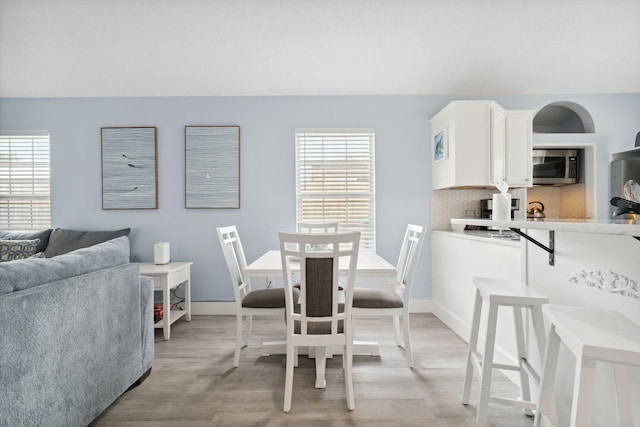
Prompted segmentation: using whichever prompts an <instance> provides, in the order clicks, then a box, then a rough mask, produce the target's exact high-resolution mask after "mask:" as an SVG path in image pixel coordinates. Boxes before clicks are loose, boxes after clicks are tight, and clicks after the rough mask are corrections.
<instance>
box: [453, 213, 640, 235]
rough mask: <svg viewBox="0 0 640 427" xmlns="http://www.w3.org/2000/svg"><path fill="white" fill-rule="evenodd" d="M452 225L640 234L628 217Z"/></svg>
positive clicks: (463, 220) (481, 221)
mask: <svg viewBox="0 0 640 427" xmlns="http://www.w3.org/2000/svg"><path fill="white" fill-rule="evenodd" d="M451 224H452V225H475V226H484V227H497V228H519V229H530V230H554V231H570V232H578V233H595V234H613V235H621V236H634V237H636V236H640V224H638V223H636V221H633V220H627V219H619V220H618V219H569V218H545V219H544V220H532V219H529V220H512V221H494V220H491V219H470V218H452V219H451Z"/></svg>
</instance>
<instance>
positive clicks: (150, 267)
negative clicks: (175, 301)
mask: <svg viewBox="0 0 640 427" xmlns="http://www.w3.org/2000/svg"><path fill="white" fill-rule="evenodd" d="M191 264H193V263H192V262H170V263H169V264H161V265H157V264H154V263H151V262H141V263H140V274H141V275H143V276H149V277H151V278H153V289H154V290H155V291H162V308H163V313H164V315H163V316H162V320H159V321H158V322H156V324H155V325H154V328H162V330H163V332H164V339H165V340H168V339H169V338H170V336H171V324H172V323H173V322H175V321H176V320H178V319H179V318H181V317H182V316H185V315H186V316H187V321H188V322H190V321H191ZM182 283H184V310H178V309H174V310H171V309H168V308H169V307H171V305H170V298H169V296H170V295H169V291H170V290H171V289H174V288H176V287H177V286H178V285H180V284H182Z"/></svg>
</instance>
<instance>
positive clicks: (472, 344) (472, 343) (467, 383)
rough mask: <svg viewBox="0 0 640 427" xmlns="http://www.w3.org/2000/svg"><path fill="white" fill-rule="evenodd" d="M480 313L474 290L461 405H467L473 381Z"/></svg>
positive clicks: (477, 298) (479, 298)
mask: <svg viewBox="0 0 640 427" xmlns="http://www.w3.org/2000/svg"><path fill="white" fill-rule="evenodd" d="M481 312H482V297H481V296H480V292H479V291H478V290H476V301H475V304H474V306H473V320H472V321H471V336H470V337H469V352H468V353H467V370H466V373H465V374H464V391H463V392H462V403H463V404H465V405H468V404H469V396H470V394H471V380H472V379H473V361H472V356H473V354H474V353H475V352H476V348H477V346H478V330H479V329H480V314H481Z"/></svg>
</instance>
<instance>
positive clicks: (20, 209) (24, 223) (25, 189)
mask: <svg viewBox="0 0 640 427" xmlns="http://www.w3.org/2000/svg"><path fill="white" fill-rule="evenodd" d="M49 164H50V159H49V133H48V132H42V131H39V132H0V229H3V230H40V229H43V228H49V227H50V226H51V196H50V194H51V187H50V176H51V175H50V167H49Z"/></svg>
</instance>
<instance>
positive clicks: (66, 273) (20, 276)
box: [0, 236, 130, 295]
mask: <svg viewBox="0 0 640 427" xmlns="http://www.w3.org/2000/svg"><path fill="white" fill-rule="evenodd" d="M129 255H130V250H129V238H128V237H127V236H121V237H118V238H115V239H113V240H109V241H107V242H104V243H99V244H97V245H93V246H90V247H87V248H82V249H78V250H75V251H72V252H69V253H66V254H63V255H59V256H56V257H53V258H37V259H21V260H16V261H12V262H7V263H4V264H3V265H2V268H1V269H0V295H3V294H6V293H10V292H15V291H20V290H22V289H28V288H32V287H34V286H38V285H42V284H44V283H49V282H54V281H57V280H62V279H66V278H68V277H72V276H78V275H80V274H85V273H90V272H93V271H98V270H101V269H104V268H108V267H114V266H116V265H120V264H127V263H128V262H129Z"/></svg>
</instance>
